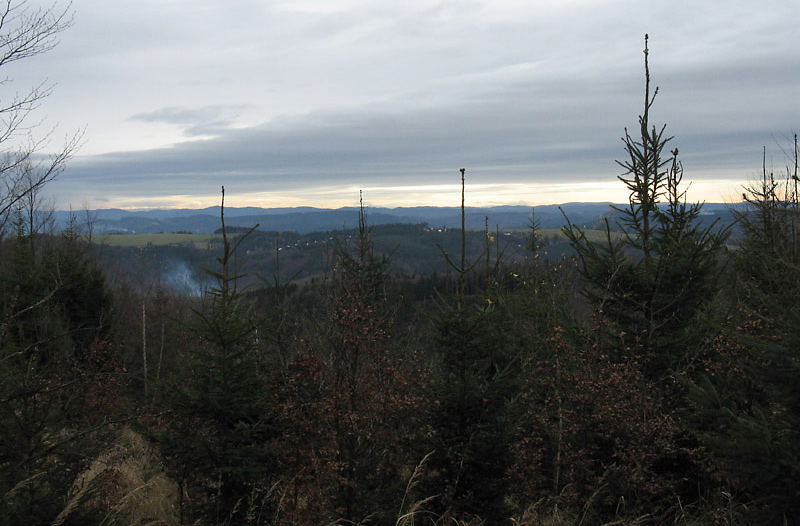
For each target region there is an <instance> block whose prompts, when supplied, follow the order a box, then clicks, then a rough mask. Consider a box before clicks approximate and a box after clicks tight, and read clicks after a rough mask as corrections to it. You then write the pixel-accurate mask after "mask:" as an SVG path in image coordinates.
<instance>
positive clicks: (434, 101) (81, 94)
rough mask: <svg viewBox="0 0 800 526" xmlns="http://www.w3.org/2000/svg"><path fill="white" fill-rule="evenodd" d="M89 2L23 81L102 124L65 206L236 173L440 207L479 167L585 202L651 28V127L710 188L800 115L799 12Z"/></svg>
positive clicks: (605, 170) (77, 164)
mask: <svg viewBox="0 0 800 526" xmlns="http://www.w3.org/2000/svg"><path fill="white" fill-rule="evenodd" d="M73 6H74V9H75V11H76V21H77V22H76V25H75V27H74V28H73V29H71V30H70V31H68V32H67V33H65V34H64V35H63V37H62V44H61V46H60V47H58V48H57V49H56V50H55V51H53V52H51V53H49V54H48V55H45V56H42V57H37V58H36V59H33V60H31V61H29V62H28V63H26V64H25V65H24V67H22V66H20V67H18V68H17V69H16V70H14V71H11V70H9V71H7V74H8V75H9V76H12V77H13V78H15V79H16V80H17V82H20V81H21V82H23V83H25V82H32V81H34V80H35V79H36V78H37V76H38V77H42V74H43V73H44V76H47V77H49V78H50V79H52V80H53V81H55V82H57V83H58V86H57V87H56V90H55V92H54V95H53V96H52V97H51V98H50V100H48V101H47V104H46V112H47V114H48V122H49V121H53V120H55V121H56V122H59V123H60V124H61V126H60V128H59V129H64V128H66V129H72V128H74V127H80V126H82V125H86V126H87V139H88V142H87V145H86V146H85V148H84V150H83V151H82V154H81V155H80V156H78V157H76V158H75V159H74V160H73V161H72V162H71V164H70V166H69V168H68V170H67V171H66V172H65V173H64V174H63V177H62V178H61V180H60V181H58V182H57V183H55V184H54V185H53V191H54V192H56V193H57V194H58V196H59V199H60V200H61V203H60V204H61V205H62V206H65V205H66V204H68V203H69V202H72V203H73V204H74V203H80V202H84V201H86V202H88V203H89V204H90V206H106V205H107V206H128V207H132V206H186V205H187V204H188V205H193V204H197V205H198V206H201V205H202V206H205V205H208V204H212V202H211V201H212V200H216V195H217V193H218V189H219V186H220V185H223V184H224V185H225V186H226V188H228V189H229V192H230V193H229V195H231V196H241V199H242V200H243V204H244V201H246V202H247V204H263V205H266V206H270V205H271V204H274V203H284V204H285V203H287V202H290V203H293V204H310V205H318V206H327V205H328V204H330V203H334V204H343V203H344V202H347V203H348V204H352V203H353V202H355V201H357V189H358V188H364V189H369V192H371V194H370V193H367V198H368V199H372V200H373V201H375V202H376V204H385V205H387V204H388V205H391V204H394V203H396V204H398V205H399V204H402V205H408V204H413V203H412V202H410V201H412V200H414V199H420V200H421V202H419V203H417V204H438V199H440V198H441V197H442V196H443V195H447V192H450V191H451V187H452V185H453V184H455V183H457V181H458V168H460V167H462V166H463V167H466V168H467V169H468V173H469V182H470V183H472V184H474V185H476V189H477V188H483V189H484V190H485V191H484V192H483V193H480V194H478V193H476V194H474V197H475V199H476V200H479V201H485V202H486V203H487V204H488V203H490V202H491V203H499V202H514V203H518V202H526V203H531V204H534V203H535V202H536V201H537V200H538V201H539V202H542V201H544V200H546V201H552V200H556V201H568V200H587V199H571V197H573V196H581V197H587V192H586V191H585V189H586V188H591V187H592V185H594V186H595V187H596V188H601V187H602V188H609V189H610V188H613V186H614V184H615V181H616V176H617V175H618V174H619V172H620V169H619V167H618V166H617V165H616V164H615V162H614V159H615V158H621V157H622V156H623V155H624V152H623V150H622V142H621V141H620V137H621V136H622V135H623V133H624V128H625V127H626V126H627V127H631V128H632V127H635V126H636V118H637V115H638V114H639V113H640V112H641V109H642V108H641V107H642V99H643V86H644V68H643V55H642V48H643V45H644V38H643V37H644V34H645V33H646V32H648V33H649V34H650V47H651V55H650V57H651V73H652V77H653V82H654V84H657V85H659V87H660V92H659V95H658V99H657V102H656V108H655V111H654V113H653V119H654V120H655V121H657V122H666V123H667V125H668V131H669V132H670V133H671V134H673V135H675V139H674V143H673V144H674V146H676V147H678V148H679V149H680V151H681V157H682V158H683V161H684V165H685V167H686V178H687V179H691V180H693V181H695V185H694V186H693V189H698V188H701V187H702V188H703V189H704V191H705V190H709V189H710V190H712V192H713V189H714V188H715V187H718V189H720V190H723V191H728V190H729V188H730V187H731V185H734V184H735V183H736V182H737V181H741V182H745V181H746V180H747V178H748V177H749V176H751V175H752V174H753V173H755V171H756V170H757V169H758V167H759V166H760V152H761V148H762V146H764V145H766V146H767V147H768V148H770V150H771V151H774V154H772V157H774V160H773V161H772V162H773V163H774V164H775V165H776V166H780V165H781V164H782V163H783V158H782V154H781V153H780V150H779V148H778V146H777V143H781V144H784V142H783V139H782V138H781V134H789V133H791V131H792V130H793V129H794V127H796V126H797V116H798V115H800V112H799V111H798V110H800V100H798V98H797V97H796V95H795V94H796V88H797V86H798V84H799V83H798V81H800V56H798V54H797V53H796V50H797V48H798V38H800V37H798V36H797V35H798V34H797V32H796V30H795V28H794V23H795V22H796V20H798V19H800V6H798V5H796V3H794V2H787V1H777V0H773V1H767V2H765V3H762V4H759V5H758V6H755V5H754V4H752V2H742V1H732V2H727V3H726V4H725V6H724V8H721V7H720V6H719V4H717V3H713V2H696V1H695V2H688V1H677V2H675V1H671V2H666V1H662V0H655V1H652V2H641V1H635V0H618V1H602V2H599V1H591V2H590V1H558V2H556V1H522V0H495V1H491V2H490V1H479V0H463V1H448V2H436V1H433V2H432V1H430V0H426V1H423V0H410V1H407V2H402V3H387V2H383V1H380V0H347V1H331V0H328V1H325V2H323V1H312V0H292V1H288V0H286V1H273V2H269V3H266V2H256V1H246V0H236V1H232V2H227V3H224V4H223V3H220V2H216V1H211V0H208V1H199V0H194V1H192V2H188V1H184V0H173V1H170V2H158V1H155V0H150V1H143V2H141V3H137V4H136V5H133V4H128V5H125V4H124V3H116V2H115V3H107V2H103V3H101V2H100V1H99V0H77V1H76V2H75V3H74V4H73ZM39 80H40V81H41V80H42V79H41V78H39ZM23 85H24V84H23ZM723 181H724V182H723ZM555 187H561V188H562V194H561V195H562V197H558V196H557V192H555V190H553V188H555ZM723 187H724V189H723ZM425 189H427V191H426V190H425ZM581 189H583V190H581ZM442 192H445V194H442ZM564 192H566V193H564ZM719 194H720V192H717V195H716V196H713V195H712V196H709V195H705V194H704V195H699V193H698V196H697V197H698V198H700V199H711V200H719V199H721V198H723V197H724V196H720V195H719ZM543 195H547V197H542V196H543ZM607 195H608V194H607V192H605V191H603V192H601V191H599V190H598V191H595V192H594V193H593V192H591V191H590V192H588V197H592V196H594V197H596V198H597V199H598V200H601V199H605V198H606V197H607ZM615 195H616V196H619V198H622V199H624V198H625V195H624V193H622V191H621V188H618V190H617V193H616V194H615ZM371 196H372V197H371ZM232 198H234V197H232ZM378 201H380V202H378Z"/></svg>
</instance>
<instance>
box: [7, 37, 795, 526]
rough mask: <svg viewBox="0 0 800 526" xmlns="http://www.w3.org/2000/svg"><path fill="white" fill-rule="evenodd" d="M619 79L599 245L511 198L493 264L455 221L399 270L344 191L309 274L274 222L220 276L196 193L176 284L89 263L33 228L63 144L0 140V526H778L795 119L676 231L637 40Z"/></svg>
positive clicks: (71, 244) (786, 416)
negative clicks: (774, 150) (192, 260)
mask: <svg viewBox="0 0 800 526" xmlns="http://www.w3.org/2000/svg"><path fill="white" fill-rule="evenodd" d="M645 72H646V75H645V97H644V106H643V110H642V114H641V115H640V116H639V119H638V123H637V125H636V126H635V127H634V128H632V131H630V132H629V131H628V130H626V131H625V132H624V135H623V141H624V147H625V149H624V151H625V154H624V157H623V158H622V159H621V160H619V161H618V163H619V165H620V169H621V172H622V175H620V177H619V179H620V181H619V184H620V185H623V186H624V187H625V188H626V189H627V190H628V192H629V195H630V201H629V203H628V204H626V205H625V206H619V207H617V208H616V214H615V215H614V216H613V217H612V218H610V219H608V220H607V221H606V222H605V225H604V227H603V230H602V232H601V233H600V234H599V235H598V234H597V233H596V232H589V231H587V230H585V229H583V228H582V227H579V226H577V225H575V224H573V223H572V222H571V221H570V219H569V217H568V216H566V215H565V217H564V224H565V226H564V228H563V230H562V233H563V236H564V237H565V238H566V239H567V241H568V243H569V245H570V247H571V253H570V255H569V256H566V255H565V256H554V257H550V254H548V253H546V246H545V244H546V241H547V240H546V239H545V237H546V236H543V234H542V232H541V229H540V227H539V225H538V224H537V220H536V216H535V213H534V214H533V215H532V218H531V223H530V228H529V229H528V231H527V232H526V233H525V235H524V237H523V238H521V239H524V246H522V250H520V251H515V252H514V255H513V257H512V255H511V252H510V251H509V252H507V248H508V247H507V245H508V243H506V242H504V239H503V238H502V236H499V235H498V233H497V232H493V231H492V229H491V228H490V226H489V225H490V224H491V223H490V221H489V219H487V222H486V228H485V229H484V230H483V231H471V232H470V231H467V229H466V228H465V227H464V225H463V223H462V228H461V229H456V231H455V232H456V237H455V238H451V239H454V240H455V242H452V241H451V242H449V243H445V244H439V246H438V247H437V246H436V244H435V243H434V244H433V245H432V246H429V247H428V249H430V250H434V251H435V252H436V254H437V258H438V261H439V263H438V265H439V266H440V268H441V271H439V272H437V273H436V274H426V275H424V276H422V275H420V273H419V272H418V271H416V270H414V269H408V271H407V272H404V273H400V274H394V273H390V272H389V271H388V269H389V266H390V264H391V261H392V251H391V250H389V249H386V248H382V249H378V248H377V247H376V245H375V243H374V238H373V230H372V228H371V226H370V225H369V222H368V214H367V213H366V211H365V209H364V208H363V207H362V208H361V212H360V215H359V225H358V228H357V229H355V230H354V231H353V232H352V233H351V235H350V236H349V237H348V236H340V237H338V238H336V239H335V241H334V242H333V243H332V244H330V245H328V246H329V247H330V250H329V251H328V252H327V253H326V256H325V260H324V261H325V265H327V268H326V269H325V271H324V272H323V273H322V274H321V275H317V276H316V277H315V279H314V280H311V279H300V278H299V276H298V274H297V273H295V272H293V273H287V272H286V269H285V268H284V269H281V266H282V265H286V264H287V263H286V262H285V261H284V260H283V259H282V257H283V256H281V254H280V251H279V250H277V249H278V248H279V243H278V241H277V240H276V243H275V245H274V247H275V257H274V259H273V260H272V265H271V266H270V267H268V268H252V266H251V267H248V262H247V261H248V254H247V252H248V249H247V247H248V243H249V242H251V241H252V240H253V239H255V237H256V236H257V235H258V234H257V233H256V231H255V230H253V229H241V228H238V229H237V228H231V229H228V228H227V227H226V224H225V215H224V210H225V208H224V204H225V203H224V199H225V193H224V188H223V189H222V195H221V208H220V209H221V213H220V230H219V236H220V238H219V242H217V243H216V244H214V245H213V250H214V253H213V258H212V259H211V260H210V261H203V262H197V266H198V267H199V269H200V270H199V271H200V273H201V274H202V275H203V276H204V283H205V285H204V286H203V287H202V289H201V292H200V293H198V294H189V293H187V291H186V290H181V289H180V287H176V286H174V284H173V283H170V282H169V281H168V280H165V279H160V277H159V275H158V273H155V272H153V271H152V269H149V268H148V267H147V266H146V265H145V264H144V263H143V261H144V258H143V257H140V258H139V259H138V262H137V258H136V251H135V250H134V251H133V253H132V254H131V257H130V261H131V264H130V267H129V268H128V269H127V270H126V271H125V272H119V273H115V274H113V275H112V274H111V273H110V272H109V271H108V268H109V266H108V260H107V259H106V258H107V256H108V254H107V252H108V251H109V250H107V249H108V247H104V245H103V244H102V243H98V242H97V240H96V239H93V236H94V233H93V231H92V228H91V221H90V220H82V219H81V217H80V215H79V214H76V215H75V216H74V217H73V219H72V221H71V222H70V223H69V224H68V226H67V227H66V228H64V229H62V230H60V231H53V230H52V229H49V228H48V223H47V221H46V220H43V218H44V217H46V216H47V214H46V210H44V209H43V203H44V201H43V200H42V199H41V196H42V193H41V190H42V189H43V188H44V187H45V186H46V183H47V182H48V181H49V180H51V179H52V177H54V176H55V175H57V174H58V173H59V171H60V169H61V167H62V166H63V163H64V162H66V161H67V160H68V158H69V156H70V154H71V152H72V147H73V146H74V145H73V146H70V144H72V143H70V144H68V145H67V147H66V148H65V150H64V152H63V154H62V155H60V156H56V157H54V158H51V159H49V160H46V161H43V164H35V163H36V162H38V161H37V158H36V156H34V155H32V153H31V152H30V151H27V152H22V154H20V155H19V156H17V157H15V156H14V155H12V154H8V155H7V156H6V158H5V162H6V163H7V166H9V167H10V168H8V169H6V170H4V171H3V172H2V177H4V178H5V179H4V182H5V183H7V184H5V186H4V187H3V188H4V190H5V193H3V194H2V196H0V216H1V217H0V219H2V223H1V224H0V226H1V227H2V228H0V308H2V322H0V429H2V433H0V522H2V523H3V524H7V525H20V524H23V525H27V524H52V525H70V524H73V525H86V524H98V525H101V524H102V525H105V524H152V525H155V524H165V525H182V524H198V525H203V524H209V525H222V524H263V525H278V524H281V525H297V526H300V525H324V524H340V525H355V524H361V525H367V524H370V525H389V524H394V525H397V526H400V525H407V526H410V525H442V526H444V525H450V524H454V525H463V526H477V525H487V526H489V525H512V524H513V525H540V524H547V525H562V524H563V525H567V524H585V525H594V524H598V525H599V524H609V525H610V524H630V525H633V524H665V523H669V524H679V525H699V524H727V525H731V524H798V523H800V518H799V517H800V450H798V448H797V444H798V443H800V391H799V390H798V389H799V388H800V383H799V382H798V381H797V380H798V373H799V372H800V370H799V369H800V364H799V363H798V354H797V350H798V348H799V347H798V344H799V343H800V342H799V341H798V338H800V310H798V303H797V298H798V297H800V267H799V266H798V265H800V254H799V252H798V226H800V225H798V220H800V199H799V198H798V182H799V181H800V177H798V153H800V150H799V149H798V144H797V136H796V135H795V136H794V140H793V142H792V144H791V146H790V147H789V148H787V149H786V151H787V152H788V153H789V155H788V158H787V163H786V169H785V173H783V172H782V173H773V172H770V171H768V170H767V168H766V164H764V166H763V167H762V168H763V169H762V173H761V177H760V178H757V179H756V180H755V181H754V182H753V183H751V184H750V185H749V186H747V187H745V188H743V199H744V202H745V205H746V206H743V207H737V208H736V213H735V215H736V219H737V222H736V225H735V226H734V227H730V226H725V225H721V224H718V223H712V224H709V223H707V222H705V223H704V222H702V221H701V218H700V215H701V212H702V205H701V204H692V203H687V200H686V194H685V188H686V186H687V185H686V183H685V182H684V181H683V166H682V163H681V161H680V160H679V157H678V154H679V152H678V150H677V148H672V143H671V141H672V138H671V137H670V136H669V135H667V134H666V128H665V126H661V125H654V124H653V123H651V122H650V117H649V113H650V109H651V107H652V105H653V104H654V102H655V90H652V91H651V86H650V76H649V67H648V62H647V48H646V47H645ZM6 122H11V121H6ZM12 124H13V122H12ZM460 176H461V188H462V194H461V209H462V213H463V210H464V206H465V202H466V200H467V199H468V195H469V193H468V189H469V187H468V184H467V170H466V169H461V170H460ZM14 177H16V178H14ZM10 182H13V183H14V184H8V183H10ZM462 217H463V215H462ZM403 228H408V227H403ZM733 228H735V230H736V236H735V237H733V236H732V235H731V233H732V229H733ZM329 237H330V236H329ZM426 250H427V249H426ZM142 253H143V251H142V250H141V249H140V254H142ZM320 257H321V256H320ZM137 269H138V271H137Z"/></svg>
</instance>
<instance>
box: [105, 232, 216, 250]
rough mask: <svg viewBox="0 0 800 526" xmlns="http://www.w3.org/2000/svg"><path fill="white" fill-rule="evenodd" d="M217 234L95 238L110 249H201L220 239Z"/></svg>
mask: <svg viewBox="0 0 800 526" xmlns="http://www.w3.org/2000/svg"><path fill="white" fill-rule="evenodd" d="M221 238H222V236H221V235H219V234H175V233H171V234H107V235H102V236H95V242H96V243H103V244H106V245H109V246H112V247H143V246H147V245H159V246H163V245H192V246H194V247H196V248H203V247H205V246H207V245H208V244H209V243H210V242H213V241H216V240H217V239H221Z"/></svg>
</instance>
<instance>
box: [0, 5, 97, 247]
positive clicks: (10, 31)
mask: <svg viewBox="0 0 800 526" xmlns="http://www.w3.org/2000/svg"><path fill="white" fill-rule="evenodd" d="M72 22H73V18H72V4H71V3H70V4H67V6H66V7H65V8H63V9H62V8H59V7H58V5H57V4H53V5H52V6H50V7H49V8H36V7H32V6H30V5H28V2H27V0H0V67H3V66H5V65H7V64H10V63H12V62H16V61H17V60H22V59H27V58H31V57H35V56H37V55H40V54H42V53H45V52H47V51H50V50H51V49H53V48H54V47H55V46H56V45H58V42H59V40H58V36H59V34H60V33H61V32H62V31H64V30H65V29H67V28H68V27H70V26H71V25H72ZM10 83H11V79H10V78H8V77H5V78H3V77H0V88H3V87H7V86H8V85H9V84H10ZM51 92H52V85H50V84H48V82H47V81H46V80H45V81H43V82H42V83H41V84H39V85H38V86H34V87H32V88H30V90H28V91H27V92H23V93H22V94H20V93H13V94H11V95H6V94H4V93H0V233H2V232H3V230H4V229H5V227H6V225H7V223H8V218H9V212H10V211H12V209H13V208H14V207H15V205H16V204H17V203H18V202H19V201H20V200H22V199H24V198H25V196H27V195H29V194H31V193H34V192H36V190H38V189H39V188H41V187H42V186H43V185H44V184H45V183H47V182H48V181H50V180H51V179H53V178H54V177H56V176H57V175H58V174H59V173H61V171H63V169H64V166H65V163H66V161H67V160H68V159H69V158H70V157H71V156H72V155H73V154H74V153H75V152H76V150H77V149H78V147H79V146H80V143H81V141H82V136H83V134H82V132H80V131H79V132H76V133H75V134H73V135H71V136H68V137H66V138H65V140H64V144H63V145H62V146H61V147H60V148H58V149H57V150H56V151H55V153H45V152H44V150H45V149H50V148H49V146H50V142H51V136H52V130H51V131H48V132H45V133H43V134H41V135H40V136H37V135H36V134H35V133H34V132H35V131H37V130H39V128H40V125H41V121H39V122H31V120H32V119H31V114H32V113H34V112H35V111H36V110H37V109H38V108H39V106H40V104H41V102H42V101H43V100H44V99H45V98H47V97H48V96H49V95H50V93H51Z"/></svg>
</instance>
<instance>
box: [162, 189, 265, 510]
mask: <svg viewBox="0 0 800 526" xmlns="http://www.w3.org/2000/svg"><path fill="white" fill-rule="evenodd" d="M224 198H225V189H224V187H223V189H222V206H221V212H220V215H221V222H222V240H223V247H222V255H221V256H220V257H218V258H217V262H218V264H219V266H218V268H216V269H206V273H207V274H208V275H209V277H210V278H212V279H213V280H214V282H215V285H214V286H213V287H212V288H210V289H209V290H208V291H207V293H206V296H205V298H204V302H203V305H202V306H201V308H198V309H196V310H195V320H194V323H193V324H192V326H191V327H190V329H191V330H192V331H193V332H194V333H195V334H196V335H197V337H198V342H197V349H196V351H195V353H194V354H193V355H192V356H189V357H187V358H188V360H187V363H186V364H185V367H186V369H185V371H184V375H183V376H182V377H181V378H180V379H179V380H178V381H177V382H175V383H174V384H172V385H170V386H168V391H167V397H166V398H167V399H168V400H170V401H171V404H172V408H173V409H174V411H175V414H176V416H177V418H176V420H175V421H174V422H173V425H172V426H171V429H170V432H168V433H161V436H160V440H161V442H162V446H163V448H164V450H165V452H166V453H168V454H169V456H170V457H171V458H172V459H173V465H174V467H175V468H176V469H177V474H176V476H177V478H178V479H179V482H180V483H181V484H183V485H184V487H185V488H186V489H187V492H188V494H189V496H190V499H191V502H192V503H193V506H194V507H195V508H196V509H192V510H189V509H185V510H183V511H184V513H182V515H183V516H184V518H186V517H187V516H189V515H191V514H195V515H197V517H196V518H197V519H201V520H207V521H208V520H210V521H212V523H213V524H231V523H237V522H241V521H242V520H244V519H243V517H244V516H245V514H246V513H247V511H248V510H250V509H251V507H252V506H253V505H255V503H254V502H252V501H251V500H248V499H249V498H251V497H254V496H258V495H259V492H260V490H263V489H264V488H265V487H267V486H268V483H269V480H270V477H271V476H272V475H273V470H274V465H273V460H272V455H271V454H270V453H269V452H268V450H267V443H268V441H269V439H270V438H271V436H272V429H273V427H272V426H273V421H272V419H273V417H274V415H273V413H272V411H271V403H270V400H271V399H270V396H269V393H268V391H267V382H265V380H264V379H263V378H261V377H260V376H259V374H258V372H259V369H258V367H257V360H256V349H255V347H256V334H255V328H256V325H255V323H254V322H253V319H252V315H251V313H250V312H249V309H248V308H247V305H246V303H245V300H244V298H243V297H242V293H241V291H240V290H239V288H238V280H239V279H240V278H241V275H240V274H239V270H238V266H237V261H236V255H237V249H238V247H239V245H240V244H241V243H242V241H243V240H244V239H245V237H246V236H247V235H249V233H250V232H252V231H253V230H254V229H255V228H257V225H256V226H255V227H253V228H252V229H250V230H249V231H248V232H246V233H245V234H243V235H240V236H238V237H237V238H235V239H231V237H230V236H229V234H228V233H227V231H226V229H225V209H224Z"/></svg>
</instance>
